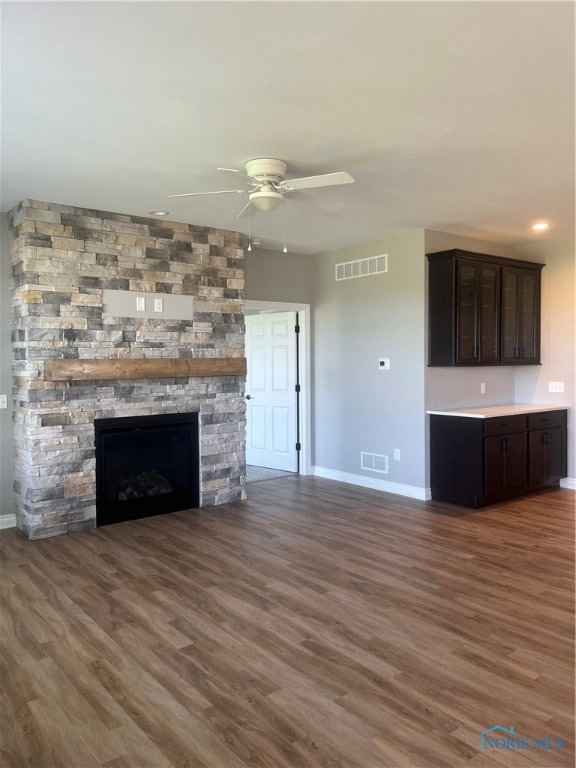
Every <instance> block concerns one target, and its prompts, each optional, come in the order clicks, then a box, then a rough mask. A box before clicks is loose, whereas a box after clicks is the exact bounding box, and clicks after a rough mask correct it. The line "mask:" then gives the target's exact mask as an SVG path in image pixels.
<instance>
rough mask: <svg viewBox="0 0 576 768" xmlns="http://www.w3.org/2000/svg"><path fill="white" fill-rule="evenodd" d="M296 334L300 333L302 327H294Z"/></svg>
mask: <svg viewBox="0 0 576 768" xmlns="http://www.w3.org/2000/svg"><path fill="white" fill-rule="evenodd" d="M294 333H300V326H299V325H295V326H294Z"/></svg>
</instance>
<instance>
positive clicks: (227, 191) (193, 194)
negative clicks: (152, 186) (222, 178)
mask: <svg viewBox="0 0 576 768" xmlns="http://www.w3.org/2000/svg"><path fill="white" fill-rule="evenodd" d="M232 192H237V193H238V194H239V195H241V194H243V193H244V192H246V190H245V189H219V190H218V191H217V192H184V194H182V195H168V197H197V196H198V195H229V194H230V193H232Z"/></svg>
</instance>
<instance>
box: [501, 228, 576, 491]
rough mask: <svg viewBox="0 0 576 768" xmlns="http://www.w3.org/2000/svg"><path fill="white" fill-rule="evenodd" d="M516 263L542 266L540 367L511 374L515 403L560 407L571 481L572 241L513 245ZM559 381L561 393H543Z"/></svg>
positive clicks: (574, 439)
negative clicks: (562, 407)
mask: <svg viewBox="0 0 576 768" xmlns="http://www.w3.org/2000/svg"><path fill="white" fill-rule="evenodd" d="M515 255H516V258H519V259H526V260H527V261H538V262H541V263H544V264H546V266H545V267H544V269H543V270H542V365H541V366H528V367H526V368H520V367H519V368H516V369H515V380H514V391H515V398H516V402H518V403H527V402H528V403H529V402H538V403H550V404H552V405H565V406H566V407H567V408H569V409H570V410H569V412H568V477H571V478H576V419H575V415H574V410H575V406H576V370H575V366H576V354H575V347H576V268H575V260H574V241H573V240H547V239H546V240H544V239H543V240H540V241H535V242H532V243H525V244H524V245H519V246H517V248H516V250H515ZM549 381H563V382H564V394H555V393H551V392H548V382H549Z"/></svg>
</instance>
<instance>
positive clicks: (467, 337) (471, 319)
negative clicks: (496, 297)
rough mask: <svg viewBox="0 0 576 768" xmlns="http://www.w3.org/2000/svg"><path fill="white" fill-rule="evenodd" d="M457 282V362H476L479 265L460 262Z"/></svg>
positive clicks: (457, 270)
mask: <svg viewBox="0 0 576 768" xmlns="http://www.w3.org/2000/svg"><path fill="white" fill-rule="evenodd" d="M456 282H457V286H456V293H457V304H456V362H457V363H475V362H476V360H477V347H478V267H477V265H476V264H474V262H461V261H460V262H458V263H457V269H456Z"/></svg>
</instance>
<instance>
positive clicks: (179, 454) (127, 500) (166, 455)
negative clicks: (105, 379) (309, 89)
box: [94, 413, 200, 525]
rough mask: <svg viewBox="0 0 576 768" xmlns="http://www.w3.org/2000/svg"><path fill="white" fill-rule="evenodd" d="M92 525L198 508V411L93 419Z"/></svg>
mask: <svg viewBox="0 0 576 768" xmlns="http://www.w3.org/2000/svg"><path fill="white" fill-rule="evenodd" d="M94 430H95V438H96V524H97V525H108V524H110V523H120V522H123V521H125V520H135V519H137V518H141V517H150V516H151V515H161V514H165V513H166V512H176V511H178V510H182V509H189V508H194V507H198V506H199V505H200V459H199V448H198V445H199V439H198V413H171V414H162V415H157V416H126V417H120V418H115V419H95V420H94Z"/></svg>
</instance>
